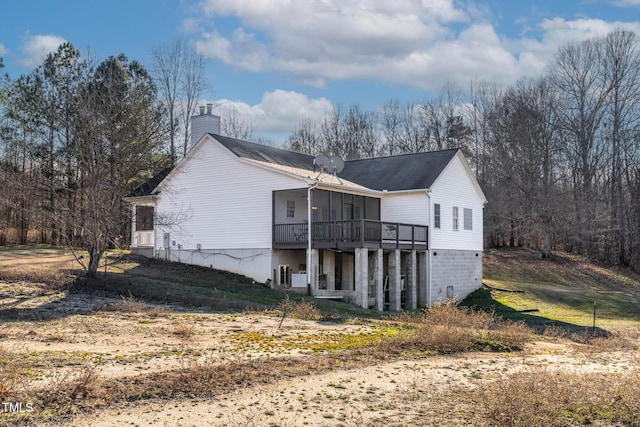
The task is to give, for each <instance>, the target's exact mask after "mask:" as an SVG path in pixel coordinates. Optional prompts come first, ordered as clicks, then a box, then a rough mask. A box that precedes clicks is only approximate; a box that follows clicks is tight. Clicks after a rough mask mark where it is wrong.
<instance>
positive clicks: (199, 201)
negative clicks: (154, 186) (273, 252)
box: [156, 137, 305, 250]
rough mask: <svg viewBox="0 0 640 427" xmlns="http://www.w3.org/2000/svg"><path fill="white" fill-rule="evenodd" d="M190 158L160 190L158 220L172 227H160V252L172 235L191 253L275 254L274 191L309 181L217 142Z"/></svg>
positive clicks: (157, 210)
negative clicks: (165, 238) (241, 157)
mask: <svg viewBox="0 0 640 427" xmlns="http://www.w3.org/2000/svg"><path fill="white" fill-rule="evenodd" d="M208 138H211V137H208ZM189 156H190V157H191V156H192V158H191V159H190V160H189V161H188V162H186V163H185V164H184V166H183V167H182V168H181V167H180V165H179V166H178V171H177V173H176V174H175V175H174V176H172V177H170V179H169V180H168V181H167V183H166V184H167V185H165V186H163V188H161V189H160V190H161V192H160V200H159V201H158V204H157V207H156V215H157V216H159V217H160V218H162V217H164V218H167V219H168V220H169V222H170V224H169V225H168V226H159V227H158V228H157V232H156V242H157V243H156V247H157V248H158V249H160V248H161V247H162V236H163V232H165V231H166V232H169V233H171V240H175V241H176V242H177V243H180V244H182V245H183V247H184V248H185V249H194V248H196V247H197V246H196V245H197V244H200V245H201V248H202V249H203V250H205V249H207V250H209V249H246V248H254V249H257V248H265V249H267V248H269V249H270V248H271V240H272V217H273V214H272V212H273V210H272V209H273V208H272V202H273V190H283V189H293V188H302V187H304V186H305V184H304V182H302V180H298V179H295V178H292V177H288V176H285V175H282V174H279V173H277V172H273V171H270V170H266V169H263V168H261V167H258V166H254V165H251V164H247V163H244V162H242V161H241V160H239V159H238V158H237V157H236V156H235V155H233V154H232V153H230V152H229V151H227V150H226V149H225V148H224V147H223V146H221V145H220V144H219V143H217V142H215V141H213V140H206V141H203V143H202V144H200V145H199V146H198V147H197V148H196V149H195V150H194V151H193V152H191V153H190V154H189ZM180 169H182V170H180Z"/></svg>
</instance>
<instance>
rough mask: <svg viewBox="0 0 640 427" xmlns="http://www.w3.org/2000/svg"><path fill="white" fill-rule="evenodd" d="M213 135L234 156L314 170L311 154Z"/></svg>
mask: <svg viewBox="0 0 640 427" xmlns="http://www.w3.org/2000/svg"><path fill="white" fill-rule="evenodd" d="M213 137H214V138H215V139H216V140H217V141H219V142H220V143H221V144H222V145H224V146H225V147H226V148H227V149H229V150H230V151H231V152H232V153H234V154H235V155H236V156H238V157H241V158H243V159H250V160H257V161H260V162H268V163H276V164H279V165H283V166H291V167H294V168H300V169H308V170H311V171H312V170H314V168H313V156H309V155H307V154H301V153H296V152H294V151H287V150H283V149H282V148H276V147H271V146H269V145H263V144H256V143H253V142H247V141H241V140H239V139H235V138H229V137H227V136H221V135H213Z"/></svg>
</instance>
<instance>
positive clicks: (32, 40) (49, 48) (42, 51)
mask: <svg viewBox="0 0 640 427" xmlns="http://www.w3.org/2000/svg"><path fill="white" fill-rule="evenodd" d="M64 42H66V40H65V39H63V38H62V37H60V36H56V35H53V34H36V35H33V36H32V35H29V36H27V37H26V40H25V42H24V44H23V45H22V49H23V50H24V53H25V55H26V56H24V57H23V58H22V59H21V61H20V63H21V64H22V65H23V66H25V67H27V68H35V67H37V66H38V65H40V64H42V61H43V60H44V58H46V56H47V55H48V54H49V53H51V52H53V51H55V50H56V49H57V48H58V46H60V45H61V44H62V43H64Z"/></svg>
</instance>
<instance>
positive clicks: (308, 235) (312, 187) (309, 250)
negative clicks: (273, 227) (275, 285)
mask: <svg viewBox="0 0 640 427" xmlns="http://www.w3.org/2000/svg"><path fill="white" fill-rule="evenodd" d="M318 185H320V183H319V182H315V183H314V184H312V185H310V186H309V188H308V189H307V292H308V293H309V295H311V274H312V272H311V258H312V257H311V190H314V189H315V188H317V187H318Z"/></svg>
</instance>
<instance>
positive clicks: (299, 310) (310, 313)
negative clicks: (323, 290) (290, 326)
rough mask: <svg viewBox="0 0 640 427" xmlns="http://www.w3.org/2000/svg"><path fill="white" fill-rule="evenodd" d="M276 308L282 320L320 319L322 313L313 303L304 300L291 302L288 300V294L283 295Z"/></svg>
mask: <svg viewBox="0 0 640 427" xmlns="http://www.w3.org/2000/svg"><path fill="white" fill-rule="evenodd" d="M278 308H279V310H280V315H281V316H282V318H283V319H284V318H285V317H291V318H294V319H301V320H320V319H322V313H321V312H320V310H318V307H316V305H315V304H314V303H312V302H309V301H305V300H299V301H293V300H291V299H290V298H289V294H285V297H284V299H283V300H282V301H281V302H280V304H279V306H278Z"/></svg>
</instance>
